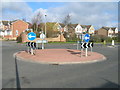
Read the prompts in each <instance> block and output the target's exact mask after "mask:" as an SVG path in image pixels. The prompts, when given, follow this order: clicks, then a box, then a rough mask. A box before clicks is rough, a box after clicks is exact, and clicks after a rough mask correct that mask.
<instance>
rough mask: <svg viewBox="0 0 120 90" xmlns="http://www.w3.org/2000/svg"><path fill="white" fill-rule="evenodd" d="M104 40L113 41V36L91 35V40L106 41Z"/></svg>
mask: <svg viewBox="0 0 120 90" xmlns="http://www.w3.org/2000/svg"><path fill="white" fill-rule="evenodd" d="M104 40H105V41H106V42H112V40H113V39H112V38H111V37H106V36H99V35H94V36H91V37H90V41H91V42H104Z"/></svg>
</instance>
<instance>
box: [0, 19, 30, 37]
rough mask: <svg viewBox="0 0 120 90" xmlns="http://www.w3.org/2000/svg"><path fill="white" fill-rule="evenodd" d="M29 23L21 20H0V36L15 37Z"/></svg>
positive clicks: (26, 27)
mask: <svg viewBox="0 0 120 90" xmlns="http://www.w3.org/2000/svg"><path fill="white" fill-rule="evenodd" d="M28 26H29V24H28V23H27V22H25V21H22V20H14V21H0V36H2V37H3V38H8V39H10V38H11V39H16V38H17V37H18V36H20V34H21V33H22V32H23V31H25V30H26V29H28Z"/></svg>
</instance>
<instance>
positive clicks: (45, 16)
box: [45, 14, 47, 36]
mask: <svg viewBox="0 0 120 90" xmlns="http://www.w3.org/2000/svg"><path fill="white" fill-rule="evenodd" d="M46 16H47V15H46V14H45V36H46Z"/></svg>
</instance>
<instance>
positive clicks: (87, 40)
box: [84, 34, 90, 57]
mask: <svg viewBox="0 0 120 90" xmlns="http://www.w3.org/2000/svg"><path fill="white" fill-rule="evenodd" d="M89 40H90V35H89V34H85V35H84V41H85V42H86V43H85V46H86V47H85V56H86V57H87V52H88V50H87V48H88V42H89Z"/></svg>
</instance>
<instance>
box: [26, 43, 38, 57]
mask: <svg viewBox="0 0 120 90" xmlns="http://www.w3.org/2000/svg"><path fill="white" fill-rule="evenodd" d="M26 46H27V47H28V53H29V52H30V53H31V55H34V54H35V52H34V49H36V43H35V42H27V45H26Z"/></svg>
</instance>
